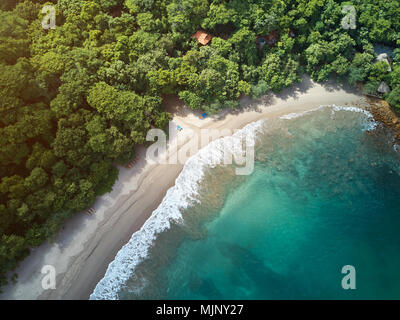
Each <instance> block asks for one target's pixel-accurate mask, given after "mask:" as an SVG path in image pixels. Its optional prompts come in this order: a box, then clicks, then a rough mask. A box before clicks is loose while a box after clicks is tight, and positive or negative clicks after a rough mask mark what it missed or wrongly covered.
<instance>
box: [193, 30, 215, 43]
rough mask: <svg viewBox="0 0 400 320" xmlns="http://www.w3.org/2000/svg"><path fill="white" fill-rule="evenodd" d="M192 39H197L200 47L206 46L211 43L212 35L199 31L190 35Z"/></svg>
mask: <svg viewBox="0 0 400 320" xmlns="http://www.w3.org/2000/svg"><path fill="white" fill-rule="evenodd" d="M192 38H195V39H197V41H198V42H199V43H200V44H201V45H203V46H206V45H207V44H208V43H209V42H210V41H211V39H212V35H211V34H209V33H207V32H205V31H203V30H199V31H197V32H196V33H195V34H194V35H192Z"/></svg>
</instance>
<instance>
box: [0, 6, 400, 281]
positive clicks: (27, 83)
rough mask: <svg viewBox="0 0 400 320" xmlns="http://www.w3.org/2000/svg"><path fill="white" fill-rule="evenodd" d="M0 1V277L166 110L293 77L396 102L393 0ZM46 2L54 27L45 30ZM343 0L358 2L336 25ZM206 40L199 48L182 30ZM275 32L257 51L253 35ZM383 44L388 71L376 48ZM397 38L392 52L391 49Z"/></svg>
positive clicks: (106, 185) (96, 189)
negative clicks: (167, 99)
mask: <svg viewBox="0 0 400 320" xmlns="http://www.w3.org/2000/svg"><path fill="white" fill-rule="evenodd" d="M52 2H53V3H51V2H48V1H43V0H42V1H40V0H32V1H28V0H25V1H23V0H7V1H5V0H2V1H1V3H0V115H1V116H0V163H1V166H0V179H1V180H0V283H2V284H4V283H5V281H6V277H5V275H6V272H7V271H10V270H13V269H14V268H15V267H16V265H17V263H18V261H20V260H21V259H22V258H23V257H25V256H26V255H27V254H28V253H29V248H31V247H35V246H38V245H40V244H41V243H42V242H43V241H45V240H46V239H48V238H51V237H52V236H53V235H54V234H55V233H56V231H57V230H58V229H59V228H60V226H61V225H62V223H63V222H64V221H65V220H66V219H68V218H69V217H71V216H72V215H73V214H74V213H75V212H77V211H80V210H84V209H86V208H88V207H89V206H90V205H91V204H92V203H93V202H94V200H95V198H96V197H97V196H99V195H102V194H104V193H106V192H109V191H111V189H112V186H113V184H114V182H115V180H116V178H117V175H118V171H117V169H116V164H126V163H127V162H128V161H129V160H130V159H132V158H133V157H134V154H135V145H138V144H141V143H143V142H144V141H145V137H146V133H147V131H148V130H149V129H150V128H151V127H158V128H163V127H165V126H166V124H167V123H168V121H169V119H170V115H169V114H168V113H166V112H165V111H164V109H163V97H164V96H165V95H167V94H175V95H179V97H180V98H181V99H183V100H184V101H185V103H186V104H187V105H188V106H190V107H191V108H193V109H200V108H201V109H204V110H206V111H208V112H217V111H218V110H220V109H221V108H226V107H228V108H235V107H237V106H238V98H239V97H240V96H241V95H251V96H253V97H260V96H262V95H263V94H265V93H267V92H268V91H269V90H273V91H279V90H281V89H282V88H284V87H287V86H290V85H291V84H292V83H294V82H297V81H300V77H301V75H302V74H304V73H308V74H310V75H311V77H312V78H313V79H314V80H316V81H326V80H327V79H329V78H336V79H337V81H348V82H349V83H350V84H352V85H356V84H360V85H361V84H362V86H363V88H364V90H365V91H366V92H368V93H375V92H376V90H377V88H378V86H379V85H380V83H381V82H382V81H385V82H386V83H387V84H388V85H389V86H390V87H391V89H392V90H391V92H390V93H388V94H386V95H385V98H386V99H387V101H388V102H389V103H390V104H391V105H392V106H394V107H398V108H400V50H399V49H398V48H399V47H400V3H399V1H398V0H391V1H388V0H353V1H352V2H349V1H340V0H59V1H56V0H53V1H52ZM45 4H53V5H54V6H55V7H56V12H57V20H56V28H55V29H49V30H45V29H44V28H43V27H42V20H43V17H44V15H43V14H42V13H41V10H42V8H43V6H44V5H45ZM343 5H353V6H354V7H355V8H356V13H357V17H356V18H357V19H356V23H357V26H356V28H355V29H345V28H343V27H342V24H341V21H342V19H343V17H344V15H345V14H344V13H343V12H342V7H343ZM200 29H201V30H204V31H206V32H208V33H209V34H211V35H212V36H213V38H212V40H211V41H210V43H209V44H208V45H206V46H200V45H199V43H198V42H197V40H196V39H195V38H192V35H193V34H194V33H195V32H196V31H197V30H200ZM269 35H272V40H273V41H272V43H271V44H269V43H268V44H267V45H264V46H263V47H261V46H260V45H259V42H257V39H259V37H260V36H263V37H266V38H267V39H269V38H268V36H269ZM375 44H381V45H387V46H389V47H391V48H393V49H394V54H393V57H392V58H393V65H392V71H391V72H389V71H388V66H387V64H386V62H384V61H382V62H379V63H374V60H375V58H376V56H377V55H376V53H375V52H374V47H373V45H375ZM396 48H397V49H396Z"/></svg>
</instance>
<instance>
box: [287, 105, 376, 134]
mask: <svg viewBox="0 0 400 320" xmlns="http://www.w3.org/2000/svg"><path fill="white" fill-rule="evenodd" d="M325 108H332V113H335V112H337V111H349V112H358V113H362V114H364V115H365V116H366V119H367V122H366V126H365V128H364V129H365V130H374V129H375V128H376V126H377V125H378V122H376V121H375V119H374V116H373V115H372V114H371V112H369V111H367V110H365V109H361V108H357V107H346V106H337V105H322V106H319V107H317V108H315V109H311V110H308V111H304V112H298V113H289V114H287V115H284V116H281V117H280V119H285V120H290V119H295V118H298V117H302V116H305V115H307V114H310V113H313V112H315V111H317V110H321V109H325Z"/></svg>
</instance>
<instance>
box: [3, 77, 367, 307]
mask: <svg viewBox="0 0 400 320" xmlns="http://www.w3.org/2000/svg"><path fill="white" fill-rule="evenodd" d="M367 103H368V101H367V99H366V98H365V97H364V96H363V95H362V94H361V93H360V92H358V91H356V90H355V89H351V88H349V87H343V86H341V85H339V84H337V83H335V82H333V81H330V82H328V83H326V84H323V85H321V84H316V83H314V82H313V81H311V79H310V78H308V77H304V78H303V81H302V82H301V83H300V84H298V85H296V86H293V87H291V88H288V89H285V90H283V91H282V93H280V94H271V95H268V96H266V97H264V98H263V99H261V101H255V100H252V99H250V98H247V97H245V98H242V99H241V107H240V108H239V109H238V110H224V111H223V112H221V113H220V114H218V115H215V116H211V117H208V118H207V119H202V118H201V113H200V112H193V111H191V110H189V109H188V108H184V107H182V106H181V105H178V102H177V100H176V99H170V100H169V101H168V103H167V109H170V110H171V111H172V112H173V115H174V117H173V120H172V121H173V123H174V124H175V125H180V126H182V127H183V128H184V130H186V129H191V130H193V131H194V132H199V131H200V130H201V129H230V130H238V129H242V128H243V127H244V126H246V125H247V124H249V123H252V122H255V121H258V120H262V119H265V118H274V117H280V116H283V115H286V114H290V113H299V112H305V111H309V110H313V109H315V108H317V107H319V106H321V105H332V104H335V105H343V106H346V105H347V106H364V105H367ZM186 143H187V141H185V142H183V143H182V144H180V145H178V151H179V150H180V149H181V148H183V147H184V145H185V144H186ZM145 153H146V150H145V148H144V147H140V148H139V150H138V156H139V159H140V160H139V161H138V163H137V164H136V166H135V167H134V168H133V169H132V170H128V169H126V168H120V173H119V177H118V181H117V182H116V183H115V185H114V188H113V191H112V192H111V193H109V194H106V195H104V196H102V197H100V198H98V199H97V201H96V203H95V205H94V208H95V210H96V213H95V214H94V215H93V216H87V215H84V214H83V213H79V214H76V216H75V217H73V218H72V219H71V220H70V221H68V222H67V223H66V224H65V226H64V228H63V230H61V231H60V232H59V233H58V235H57V236H56V237H55V239H54V242H53V243H52V244H50V243H49V242H46V243H45V244H42V245H41V246H40V247H38V248H36V249H35V250H33V251H32V252H31V254H30V255H29V256H28V257H27V258H26V259H25V260H24V261H23V262H21V264H20V266H19V267H18V268H17V270H16V272H17V273H18V275H19V278H18V280H17V283H16V284H15V285H8V286H6V287H4V288H2V289H3V294H2V295H1V296H0V298H1V299H82V300H83V299H88V298H89V296H90V294H91V293H92V292H93V290H94V288H95V286H96V284H97V283H98V282H99V281H100V280H101V279H102V278H103V276H104V274H105V272H106V270H107V267H108V265H109V263H110V262H111V261H113V259H114V257H115V256H116V254H117V252H118V251H119V250H120V249H121V247H122V246H123V245H125V244H126V243H127V242H128V241H129V239H130V238H131V236H132V234H133V233H134V232H136V231H138V230H139V229H140V228H141V227H142V226H143V224H144V223H145V221H146V220H147V219H148V218H149V217H150V216H151V214H152V212H153V211H154V210H155V209H156V208H157V207H158V205H159V204H160V203H161V201H162V199H163V198H164V196H165V194H166V192H167V190H168V189H169V188H171V187H172V186H173V185H174V183H175V180H176V179H177V177H178V176H179V174H180V172H181V171H182V168H183V164H180V163H178V164H149V163H146V159H145ZM44 265H52V266H54V267H55V269H56V274H57V282H56V289H54V290H43V289H42V286H41V280H42V278H43V276H44V275H42V274H41V268H42V267H43V266H44Z"/></svg>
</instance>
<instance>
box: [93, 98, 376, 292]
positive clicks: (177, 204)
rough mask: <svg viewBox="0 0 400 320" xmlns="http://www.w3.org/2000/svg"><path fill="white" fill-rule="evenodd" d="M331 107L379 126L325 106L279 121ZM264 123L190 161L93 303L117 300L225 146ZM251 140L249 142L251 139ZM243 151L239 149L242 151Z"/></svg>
mask: <svg viewBox="0 0 400 320" xmlns="http://www.w3.org/2000/svg"><path fill="white" fill-rule="evenodd" d="M327 107H331V108H332V112H336V111H351V112H358V113H363V114H364V115H366V116H367V119H368V120H369V121H368V122H369V124H371V125H368V130H370V129H373V128H374V127H375V126H376V122H375V121H374V118H373V116H372V114H371V113H369V112H368V111H366V110H364V109H361V108H356V107H341V106H336V105H324V106H320V107H317V108H315V109H312V110H310V111H306V112H300V113H291V114H287V115H285V116H281V117H280V119H294V118H298V117H301V116H304V115H306V114H310V113H312V112H315V111H317V110H320V109H322V108H327ZM264 121H265V120H259V121H256V122H253V123H250V124H248V125H247V126H245V127H244V128H243V129H242V130H240V131H238V132H236V133H235V134H234V135H232V136H230V137H225V138H220V139H217V140H215V141H213V142H211V143H210V144H209V145H207V146H206V147H204V148H203V149H201V150H200V151H199V152H198V153H197V154H196V155H194V156H192V157H191V158H189V159H188V161H187V162H186V164H185V166H184V167H183V170H182V172H181V173H180V175H179V176H178V178H177V179H176V181H175V186H173V187H172V188H170V189H169V190H168V191H167V194H166V196H165V197H164V199H163V200H162V202H161V204H160V205H159V206H158V208H157V209H156V210H154V211H153V213H152V215H151V216H150V218H149V219H148V220H147V221H146V223H145V224H144V225H143V226H142V228H141V229H140V230H139V231H137V232H135V233H134V234H133V235H132V237H131V239H130V240H129V242H128V243H127V244H126V245H124V246H123V247H122V248H121V249H120V251H119V252H118V253H117V255H116V257H115V259H114V261H113V262H111V263H110V264H109V266H108V268H107V271H106V274H105V276H104V277H103V279H102V280H100V282H99V283H98V284H97V286H96V288H95V289H94V291H93V293H92V294H91V295H90V299H91V300H103V299H106V300H115V299H118V292H119V291H120V290H121V289H122V288H123V287H124V285H125V283H126V282H127V280H128V279H129V278H130V277H132V276H133V274H134V272H135V269H136V267H137V266H138V265H139V264H140V263H141V262H142V261H143V260H144V259H145V258H146V257H147V256H148V252H149V249H150V248H151V246H152V244H153V243H154V241H155V240H156V238H157V235H158V234H159V233H161V232H163V231H165V230H167V229H169V228H170V226H171V223H172V222H175V223H182V222H183V218H182V213H181V210H184V209H186V208H188V207H190V206H191V205H193V204H194V203H199V199H198V198H197V194H198V186H199V183H200V181H201V180H202V179H203V177H204V173H205V169H206V168H212V167H215V166H216V165H218V164H219V163H222V162H223V160H224V146H225V147H226V146H230V147H231V148H232V149H231V150H235V152H243V150H237V149H238V148H236V147H237V146H238V145H241V143H240V142H243V141H244V139H246V137H247V139H248V140H247V141H246V142H247V143H249V141H250V142H251V140H252V142H253V144H254V143H255V138H256V134H257V132H258V131H259V130H260V129H261V128H262V124H263V123H264ZM249 137H250V139H249ZM239 149H240V148H239Z"/></svg>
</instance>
